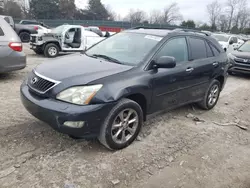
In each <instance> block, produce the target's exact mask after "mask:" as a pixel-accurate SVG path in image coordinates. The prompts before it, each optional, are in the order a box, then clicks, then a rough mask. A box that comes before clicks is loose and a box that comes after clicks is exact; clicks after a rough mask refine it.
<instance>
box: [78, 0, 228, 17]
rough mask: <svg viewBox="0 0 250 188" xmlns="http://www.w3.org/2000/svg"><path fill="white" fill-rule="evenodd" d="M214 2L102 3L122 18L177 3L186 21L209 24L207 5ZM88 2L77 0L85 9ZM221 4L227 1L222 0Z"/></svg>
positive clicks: (133, 0) (127, 0)
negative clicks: (136, 12) (133, 10)
mask: <svg viewBox="0 0 250 188" xmlns="http://www.w3.org/2000/svg"><path fill="white" fill-rule="evenodd" d="M213 1H214V0H153V1H152V0H150V1H147V0H102V3H104V4H106V5H110V6H111V8H112V9H113V10H114V11H115V12H116V13H118V14H120V15H121V16H122V17H124V16H125V15H126V14H127V13H128V11H129V10H130V9H131V8H132V9H141V10H144V11H146V12H147V13H148V12H150V11H151V10H152V9H163V8H164V7H165V6H166V5H168V4H170V3H172V2H177V3H178V5H179V7H180V12H181V14H182V15H183V17H184V19H185V20H187V19H192V20H195V21H201V22H208V17H207V12H206V5H207V4H209V3H211V2H213ZM87 2H88V0H76V5H77V6H79V7H81V8H84V7H85V6H86V4H87ZM220 2H221V3H223V2H225V0H220Z"/></svg>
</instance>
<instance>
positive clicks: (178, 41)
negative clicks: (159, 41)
mask: <svg viewBox="0 0 250 188" xmlns="http://www.w3.org/2000/svg"><path fill="white" fill-rule="evenodd" d="M161 56H171V57H174V58H175V60H176V63H180V62H184V61H188V48H187V41H186V38H185V37H178V38H172V39H170V40H169V41H167V43H166V44H165V45H164V46H163V48H162V49H161V50H160V52H159V53H158V54H157V58H159V57H161Z"/></svg>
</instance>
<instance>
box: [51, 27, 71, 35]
mask: <svg viewBox="0 0 250 188" xmlns="http://www.w3.org/2000/svg"><path fill="white" fill-rule="evenodd" d="M65 27H67V26H66V25H61V26H58V27H56V28H54V29H52V30H51V32H52V33H62V32H63V31H64V28H65Z"/></svg>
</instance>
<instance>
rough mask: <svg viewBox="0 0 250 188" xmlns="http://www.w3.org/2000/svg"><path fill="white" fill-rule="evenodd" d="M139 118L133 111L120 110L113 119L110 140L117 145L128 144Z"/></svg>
mask: <svg viewBox="0 0 250 188" xmlns="http://www.w3.org/2000/svg"><path fill="white" fill-rule="evenodd" d="M138 125H139V116H138V114H137V112H136V111H135V110H133V109H125V110H122V111H121V112H120V113H119V114H118V115H117V116H116V118H115V119H114V122H113V124H112V128H111V135H112V140H113V141H114V142H115V143H117V144H124V143H126V142H128V141H129V140H130V139H131V138H132V137H133V136H134V134H135V133H136V130H137V128H138Z"/></svg>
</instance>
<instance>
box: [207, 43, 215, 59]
mask: <svg viewBox="0 0 250 188" xmlns="http://www.w3.org/2000/svg"><path fill="white" fill-rule="evenodd" d="M205 44H206V48H207V57H213V56H214V54H213V52H212V50H211V47H210V46H209V45H208V43H207V42H205Z"/></svg>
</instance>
